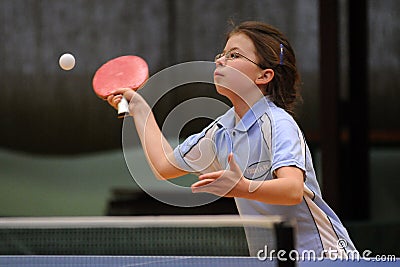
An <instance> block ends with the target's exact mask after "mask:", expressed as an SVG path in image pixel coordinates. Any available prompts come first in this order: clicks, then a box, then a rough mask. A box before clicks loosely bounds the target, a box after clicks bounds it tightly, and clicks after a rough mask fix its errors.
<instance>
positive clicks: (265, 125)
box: [108, 21, 355, 256]
mask: <svg viewBox="0 0 400 267" xmlns="http://www.w3.org/2000/svg"><path fill="white" fill-rule="evenodd" d="M215 64H216V69H215V72H214V81H215V86H216V89H217V91H218V92H219V93H220V94H222V95H224V96H226V97H227V98H228V99H229V100H230V101H231V103H232V105H233V107H232V108H231V109H230V110H229V111H227V112H226V113H225V114H224V115H222V116H221V117H219V118H217V119H216V120H215V121H214V122H213V123H211V124H210V125H209V126H208V127H206V128H205V129H204V130H203V131H202V132H200V133H198V134H195V135H192V136H190V137H189V138H187V139H186V140H185V141H184V142H183V143H182V144H180V145H179V146H178V147H176V148H175V149H172V148H171V147H170V145H169V144H168V142H167V141H166V139H165V138H164V137H163V135H162V133H161V131H160V129H159V127H158V126H157V123H156V121H155V119H154V116H153V114H152V112H151V109H150V107H149V106H148V105H147V104H146V102H145V101H144V100H143V98H142V97H141V96H140V95H139V94H138V93H136V92H134V91H132V90H126V89H121V90H118V91H116V92H115V94H114V95H111V96H109V97H108V102H109V103H110V105H112V106H113V107H114V108H116V106H117V104H118V103H119V101H120V99H121V97H122V96H121V94H123V95H124V96H125V97H126V98H127V99H128V101H130V106H129V107H130V113H131V114H132V115H133V118H134V121H135V126H136V129H137V131H138V134H139V137H140V139H141V142H142V146H143V149H144V151H145V154H146V157H147V159H148V161H149V163H150V166H151V167H152V170H153V171H154V173H155V174H156V175H157V176H158V177H160V178H162V179H169V178H175V177H178V176H181V175H184V174H186V173H188V172H192V173H193V172H195V173H198V174H199V181H198V182H196V183H194V184H193V185H192V191H193V192H194V193H197V192H208V193H212V194H215V195H219V196H224V197H234V198H235V201H236V205H237V208H238V210H239V213H240V214H241V215H281V216H284V217H286V218H292V219H295V220H296V222H297V229H296V230H297V231H296V240H297V245H296V249H297V251H298V252H299V253H302V252H304V251H313V252H315V253H316V255H318V256H319V255H322V256H327V254H326V253H327V252H329V251H337V253H339V254H340V255H343V254H342V253H343V252H345V251H346V250H354V249H355V248H354V245H353V243H352V242H351V240H350V238H349V235H348V233H347V231H346V229H345V227H344V226H343V225H342V223H341V222H340V220H339V218H338V217H337V216H336V214H335V213H334V212H333V211H332V210H331V209H330V208H329V206H328V205H327V204H326V203H325V202H324V201H323V199H322V197H321V192H320V188H319V185H318V183H317V180H316V177H315V172H314V168H313V164H312V159H311V154H310V151H309V149H308V146H307V144H306V143H305V141H304V137H303V135H302V133H301V131H300V130H299V127H298V125H297V124H296V122H295V120H294V119H293V117H292V116H293V115H294V113H293V110H294V105H295V103H296V101H297V100H298V98H299V91H298V90H299V87H298V85H299V74H298V71H297V68H296V59H295V55H294V51H293V49H292V47H291V45H290V44H289V42H288V40H287V38H286V37H285V36H284V35H283V34H282V33H281V32H280V31H278V30H277V29H275V28H274V27H272V26H270V25H267V24H264V23H261V22H251V21H250V22H244V23H242V24H240V25H238V26H237V27H235V28H234V29H233V30H232V31H231V32H230V33H229V34H228V35H227V39H226V45H225V49H224V51H223V52H222V53H221V54H219V55H217V56H216V58H215ZM266 242H267V240H265V243H264V244H260V243H257V242H252V240H251V238H250V239H249V247H250V253H251V254H252V255H256V254H257V252H258V251H259V250H260V249H263V248H264V246H265V245H268V244H267V243H266ZM343 244H345V245H343Z"/></svg>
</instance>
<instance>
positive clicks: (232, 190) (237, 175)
mask: <svg viewBox="0 0 400 267" xmlns="http://www.w3.org/2000/svg"><path fill="white" fill-rule="evenodd" d="M228 163H229V170H222V171H216V172H210V173H206V174H203V175H200V176H199V179H200V181H198V182H196V183H194V184H192V186H191V188H192V192H193V193H199V192H206V193H211V194H214V195H218V196H224V197H238V196H240V194H241V192H242V190H246V188H248V187H247V186H246V179H244V177H243V173H242V171H241V170H240V167H239V165H238V164H237V163H236V161H235V159H234V157H233V154H232V153H231V154H229V156H228Z"/></svg>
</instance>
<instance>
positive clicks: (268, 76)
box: [256, 69, 275, 85]
mask: <svg viewBox="0 0 400 267" xmlns="http://www.w3.org/2000/svg"><path fill="white" fill-rule="evenodd" d="M274 75H275V73H274V70H273V69H264V70H261V71H260V75H259V76H258V78H257V79H256V84H257V85H265V84H268V83H269V82H270V81H272V79H273V78H274Z"/></svg>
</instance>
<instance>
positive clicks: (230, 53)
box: [215, 50, 264, 69]
mask: <svg viewBox="0 0 400 267" xmlns="http://www.w3.org/2000/svg"><path fill="white" fill-rule="evenodd" d="M222 57H225V60H234V59H237V58H241V57H242V58H244V59H246V60H248V61H250V62H251V63H253V64H255V65H257V66H258V67H260V68H262V69H264V68H263V66H261V65H260V64H258V63H256V62H254V61H253V60H251V59H250V58H248V57H246V56H244V55H242V54H240V53H239V52H237V51H232V50H229V51H227V52H225V53H220V54H218V55H216V56H215V61H217V60H218V59H220V58H222Z"/></svg>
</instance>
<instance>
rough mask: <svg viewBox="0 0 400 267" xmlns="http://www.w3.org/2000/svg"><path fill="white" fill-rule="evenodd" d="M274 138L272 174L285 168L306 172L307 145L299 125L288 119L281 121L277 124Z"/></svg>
mask: <svg viewBox="0 0 400 267" xmlns="http://www.w3.org/2000/svg"><path fill="white" fill-rule="evenodd" d="M272 136H273V137H272V148H273V149H272V151H273V152H272V153H273V163H272V168H271V170H272V172H274V171H275V170H276V169H278V168H280V167H285V166H296V167H297V168H300V169H301V170H303V171H304V172H305V171H306V168H305V155H304V153H305V147H304V146H305V144H304V139H303V136H302V134H301V131H300V130H299V127H298V126H297V124H296V123H295V122H294V121H291V120H288V119H282V120H279V121H277V122H275V131H274V132H273V135H272Z"/></svg>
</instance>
